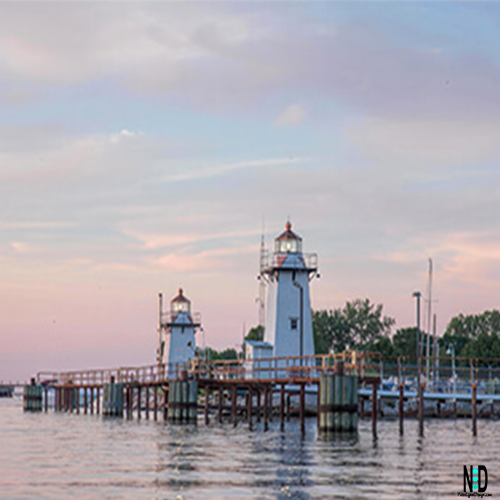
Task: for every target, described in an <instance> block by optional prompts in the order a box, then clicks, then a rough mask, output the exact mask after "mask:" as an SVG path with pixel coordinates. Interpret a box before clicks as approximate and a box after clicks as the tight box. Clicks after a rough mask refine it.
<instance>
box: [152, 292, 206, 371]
mask: <svg viewBox="0 0 500 500" xmlns="http://www.w3.org/2000/svg"><path fill="white" fill-rule="evenodd" d="M160 298H161V297H160ZM199 327H200V321H199V314H195V315H193V314H192V313H191V302H190V300H189V299H188V298H187V297H186V296H185V295H184V293H183V291H182V288H180V289H179V293H178V295H177V296H176V297H174V298H173V299H172V300H171V301H170V311H169V312H168V313H167V314H166V315H165V314H163V313H162V309H161V302H160V328H161V330H163V331H165V333H166V335H167V336H169V337H170V338H169V342H168V354H167V360H168V378H177V376H178V375H179V372H180V370H184V369H186V367H187V364H188V362H189V361H190V360H193V359H194V357H195V355H196V343H195V338H194V336H195V333H196V330H197V328H199Z"/></svg>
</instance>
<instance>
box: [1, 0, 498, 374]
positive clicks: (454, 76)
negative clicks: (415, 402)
mask: <svg viewBox="0 0 500 500" xmlns="http://www.w3.org/2000/svg"><path fill="white" fill-rule="evenodd" d="M499 21H500V4H498V3H494V2H488V3H486V2H485V3H478V2H466V3H459V2H441V3H438V2H417V3H412V2H399V3H397V2H387V3H383V2H345V3H344V2H333V1H332V2H302V3H301V2H293V3H292V2H265V1H262V2H251V3H245V2H210V1H204V2H200V3H194V2H154V3H150V2H142V1H141V2H113V1H102V2H75V1H71V2H46V1H37V2H1V3H0V203H1V205H0V206H1V212H0V273H1V279H0V380H4V381H6V380H26V379H27V378H28V377H30V376H32V375H34V374H35V373H36V372H38V371H42V370H64V369H85V368H97V367H117V366H141V365H148V364H153V363H154V362H155V349H156V344H157V332H156V328H157V316H158V312H157V307H158V306H157V300H158V298H157V297H158V293H159V292H160V291H161V292H163V293H164V295H165V297H167V298H168V299H170V298H173V297H174V296H175V295H176V292H177V289H178V288H179V287H182V288H183V289H184V292H185V294H186V295H187V296H188V297H189V298H190V299H191V301H192V308H193V310H195V311H199V312H200V313H201V316H202V323H203V326H204V334H198V338H197V341H198V345H207V346H212V347H215V348H219V349H220V348H225V347H236V346H237V345H240V344H241V339H242V334H243V332H244V331H245V330H248V329H249V328H250V327H252V326H255V325H256V324H257V322H258V303H257V302H256V298H257V297H258V281H257V280H256V277H257V275H258V272H259V268H258V266H259V247H260V240H261V234H262V232H263V231H264V235H265V240H266V244H267V245H268V246H271V245H272V241H273V238H274V237H275V236H277V235H278V234H279V233H280V232H282V231H283V229H284V225H285V222H286V220H287V219H288V218H289V219H290V220H291V221H292V224H293V229H294V230H295V231H296V232H297V233H298V234H300V235H301V236H302V237H303V240H304V250H305V251H306V252H317V253H318V258H319V272H320V274H321V277H320V279H318V280H314V281H313V282H312V283H311V294H312V307H313V308H314V309H333V308H337V307H342V306H343V305H344V304H345V302H346V301H348V300H353V299H356V298H365V297H367V298H369V299H370V300H371V301H372V302H373V303H376V304H379V303H380V304H383V305H384V313H385V314H387V315H389V316H392V317H394V318H395V319H396V327H397V328H398V327H405V326H413V325H414V323H415V302H414V299H413V298H412V293H413V292H414V291H415V290H421V291H422V293H423V294H424V295H425V296H427V280H428V259H429V258H432V259H433V262H434V282H433V298H434V299H435V302H434V303H433V311H434V312H435V313H436V314H437V325H438V332H439V333H442V331H443V330H444V329H445V328H446V325H447V323H448V322H449V320H450V319H451V318H452V317H453V316H454V315H456V314H459V313H465V314H469V313H478V312H482V311H484V310H486V309H492V308H495V307H498V296H499V295H498V292H499V289H500V232H499V226H500V218H499V217H498V214H499V213H500V169H499V167H498V162H499V160H500V50H499V46H500V31H499V30H498V23H499ZM263 228H264V229H263ZM424 309H425V307H424ZM424 321H425V320H424Z"/></svg>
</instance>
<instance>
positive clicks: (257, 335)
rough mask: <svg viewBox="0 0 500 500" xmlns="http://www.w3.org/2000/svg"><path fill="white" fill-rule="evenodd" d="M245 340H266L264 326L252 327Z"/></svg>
mask: <svg viewBox="0 0 500 500" xmlns="http://www.w3.org/2000/svg"><path fill="white" fill-rule="evenodd" d="M245 340H264V327H263V326H262V325H258V326H254V327H253V328H250V330H249V331H248V333H247V336H246V337H245Z"/></svg>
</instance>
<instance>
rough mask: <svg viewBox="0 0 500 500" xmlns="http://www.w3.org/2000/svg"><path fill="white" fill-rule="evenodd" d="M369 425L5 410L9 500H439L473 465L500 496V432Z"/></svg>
mask: <svg viewBox="0 0 500 500" xmlns="http://www.w3.org/2000/svg"><path fill="white" fill-rule="evenodd" d="M405 424H406V426H405V431H406V433H405V435H404V437H402V438H400V437H399V433H398V423H397V422H395V421H381V422H379V428H378V438H377V439H374V438H373V436H372V434H371V424H370V422H369V421H362V422H360V427H359V432H358V435H357V436H350V437H337V438H335V439H329V440H328V439H322V438H318V435H317V432H316V422H315V419H309V420H308V421H307V425H306V434H305V437H304V438H302V437H301V434H300V429H299V427H298V423H297V422H294V421H291V422H290V423H287V430H286V432H285V433H281V432H280V431H279V427H278V425H279V424H277V422H276V421H274V422H273V423H271V426H270V430H269V432H263V430H262V428H261V427H260V424H256V425H255V428H254V431H249V430H248V428H247V426H246V425H245V424H244V423H243V422H242V423H241V424H239V425H238V427H237V428H236V429H234V428H233V427H232V426H231V425H230V424H224V425H222V426H219V425H216V424H211V425H210V426H209V427H205V425H204V424H202V423H200V425H198V427H193V426H191V427H179V426H167V425H165V424H164V423H163V422H161V421H158V422H154V421H145V420H144V419H143V420H141V421H136V420H134V421H126V420H103V419H102V418H100V417H98V416H96V415H70V414H55V413H53V412H50V413H49V414H43V413H42V414H26V413H23V412H22V410H21V406H20V402H19V400H17V399H14V400H5V399H4V400H0V431H1V432H0V498H1V499H2V500H27V499H30V500H31V499H37V500H38V499H50V500H59V499H60V500H68V499H69V498H71V499H79V500H80V499H81V500H107V499H109V500H111V499H116V500H118V499H119V500H142V499H148V500H160V499H161V500H164V499H172V500H181V499H186V500H188V499H200V500H201V499H203V500H216V499H217V500H219V499H242V500H243V499H245V500H246V499H259V500H261V499H262V500H266V499H279V500H281V499H283V500H284V499H301V500H305V499H327V498H328V499H329V498H346V499H347V498H349V499H373V498H386V499H392V498H394V499H396V498H397V499H400V498H404V499H408V500H410V499H428V498H446V497H448V498H451V497H453V496H455V497H456V496H457V492H459V491H462V490H463V472H462V471H463V465H464V464H468V465H478V464H484V465H485V466H486V467H487V469H488V489H487V493H491V494H492V495H493V497H495V496H498V495H499V494H500V474H499V471H498V469H499V466H500V422H495V421H479V423H478V434H479V435H478V437H477V438H473V437H472V435H471V431H470V420H457V421H453V420H447V421H444V420H441V421H438V420H432V421H427V422H426V428H425V432H426V437H425V438H424V439H420V438H418V436H417V422H416V421H411V420H408V421H406V422H405Z"/></svg>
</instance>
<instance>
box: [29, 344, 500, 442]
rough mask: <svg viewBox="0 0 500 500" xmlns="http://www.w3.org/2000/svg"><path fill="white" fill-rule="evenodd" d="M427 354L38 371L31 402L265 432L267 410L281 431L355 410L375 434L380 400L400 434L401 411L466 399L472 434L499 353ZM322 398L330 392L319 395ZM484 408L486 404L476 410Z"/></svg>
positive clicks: (495, 376)
mask: <svg viewBox="0 0 500 500" xmlns="http://www.w3.org/2000/svg"><path fill="white" fill-rule="evenodd" d="M412 361H413V362H412ZM424 361H425V359H424V358H422V359H421V360H420V363H418V361H417V360H411V359H407V358H401V357H400V358H397V359H392V360H389V359H387V358H383V357H381V356H377V355H374V354H369V353H368V354H367V353H360V352H352V351H347V352H345V353H342V354H329V355H315V356H292V357H280V358H261V359H254V360H248V359H245V360H242V359H237V360H236V359H235V360H224V361H206V360H200V359H196V360H194V361H190V362H189V363H187V364H179V365H178V366H175V367H171V366H167V365H166V364H159V365H150V366H141V367H120V368H114V369H95V370H82V371H66V372H39V373H38V374H37V375H36V377H35V378H34V379H33V380H32V381H31V384H30V385H31V386H35V387H38V388H39V393H38V394H40V404H39V408H38V409H39V410H40V411H42V410H43V411H45V412H47V411H49V409H54V410H55V411H56V412H72V413H75V414H79V413H82V414H94V413H95V414H106V409H105V406H106V405H107V407H108V409H109V408H110V405H111V406H112V405H115V406H116V407H117V408H118V410H117V411H116V414H115V413H113V411H111V410H110V411H108V414H107V416H123V418H126V419H132V418H134V416H135V418H136V419H142V418H144V419H154V420H158V418H163V419H164V420H165V421H168V422H171V423H174V422H175V423H181V422H190V423H194V422H196V421H197V420H201V421H203V422H204V423H205V424H206V425H209V423H210V421H212V420H213V421H215V422H217V423H223V422H230V423H231V424H232V425H234V426H236V425H237V424H238V423H239V422H245V423H246V424H247V425H248V426H249V427H250V428H252V426H253V425H254V423H255V422H262V423H263V427H264V430H267V428H268V425H269V421H270V420H271V419H273V418H274V417H276V418H279V422H280V428H281V429H282V430H284V429H285V427H286V422H287V421H288V420H289V419H290V418H291V417H294V418H295V417H297V418H298V419H299V421H300V426H301V428H302V429H305V418H306V415H311V414H315V415H316V416H317V420H318V426H319V427H320V420H321V418H322V415H321V414H322V412H323V413H324V412H325V411H327V412H330V413H331V414H333V415H336V414H338V415H342V414H353V413H354V414H356V415H359V416H360V418H363V417H365V416H368V415H369V416H370V418H371V420H372V428H373V432H374V433H375V434H376V429H377V420H378V418H380V416H381V415H384V410H383V408H384V405H385V407H386V408H387V407H389V408H392V409H393V411H392V416H393V417H397V418H398V419H399V424H400V432H401V433H403V432H404V418H405V417H406V418H408V417H416V418H417V419H418V420H419V422H420V428H421V433H422V434H423V429H424V425H423V422H424V415H425V414H426V412H427V407H428V406H429V405H430V404H431V403H432V402H433V401H434V402H436V404H437V407H438V408H439V407H440V405H441V406H442V405H446V404H448V403H451V404H452V408H453V409H452V411H451V412H450V411H448V412H447V415H445V414H444V413H446V412H443V415H434V416H438V417H439V416H454V417H457V416H460V415H459V413H460V412H458V410H457V407H458V406H459V405H460V404H461V403H462V402H465V403H466V404H468V405H469V406H470V411H469V412H466V413H470V418H471V421H472V430H473V433H474V434H476V433H477V417H478V414H479V413H478V406H480V407H481V408H484V407H485V406H487V405H489V407H490V408H491V411H490V414H489V415H488V416H490V417H495V416H497V412H496V410H495V403H496V402H499V401H500V382H499V381H500V360H496V359H495V360H494V359H489V360H480V359H467V360H465V359H464V360H458V359H457V366H454V367H451V366H446V365H445V363H446V360H443V361H442V362H441V367H440V368H439V369H434V371H433V372H431V373H425V370H423V369H420V370H419V365H420V366H422V367H423V366H425V364H424ZM448 362H449V359H448ZM173 373H174V374H175V376H172V374H173ZM325 377H332V378H337V379H338V380H341V379H343V378H345V377H352V378H353V380H355V381H356V382H355V383H356V388H355V395H356V401H354V402H350V403H346V402H345V401H341V399H342V391H340V392H339V390H338V389H337V393H338V395H337V396H331V397H333V398H334V399H335V398H337V399H335V400H331V401H330V400H328V397H329V396H328V395H325V391H324V390H322V387H321V385H322V382H321V381H322V380H323V381H324V382H323V383H324V384H326V382H325V381H326V379H325ZM387 381H392V382H393V383H392V386H391V387H387V385H388V382H387ZM28 387H29V386H28ZM110 387H111V389H110ZM25 390H26V389H25ZM110 390H111V391H114V393H116V394H117V396H113V397H115V398H117V399H116V401H115V400H113V401H110V400H109V395H108V396H106V398H105V397H104V396H105V394H104V393H105V391H108V393H109V391H110ZM332 390H333V389H332ZM49 393H51V394H52V395H53V397H52V400H51V398H50V397H49ZM322 394H323V396H322ZM332 394H333V393H332ZM37 397H38V396H37ZM321 397H326V398H327V399H325V400H324V401H321V400H320V399H321ZM339 397H340V399H339ZM344 399H345V396H344ZM49 400H51V402H50V404H49ZM409 402H413V403H414V405H413V409H408V408H405V405H406V406H407V405H408V403H409ZM35 407H36V404H35ZM450 413H451V414H450ZM484 414H485V412H484V411H483V412H482V414H481V415H480V416H485V415H484ZM339 421H340V420H339Z"/></svg>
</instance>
